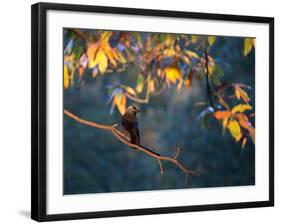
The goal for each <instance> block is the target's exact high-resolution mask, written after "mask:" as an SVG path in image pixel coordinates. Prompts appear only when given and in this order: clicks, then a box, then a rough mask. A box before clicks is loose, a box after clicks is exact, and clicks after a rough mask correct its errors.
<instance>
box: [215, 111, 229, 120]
mask: <svg viewBox="0 0 281 224" xmlns="http://www.w3.org/2000/svg"><path fill="white" fill-rule="evenodd" d="M230 115H231V112H230V111H216V112H215V113H214V116H215V118H216V119H218V120H222V119H225V118H227V117H229V116H230Z"/></svg>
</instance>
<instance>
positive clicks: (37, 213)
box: [31, 3, 274, 221]
mask: <svg viewBox="0 0 281 224" xmlns="http://www.w3.org/2000/svg"><path fill="white" fill-rule="evenodd" d="M48 10H63V11H75V12H95V13H98V12H100V13H111V14H124V15H140V16H156V17H159V16H162V17H176V18H190V19H205V20H216V21H235V22H253V23H264V24H269V34H268V35H269V59H268V60H269V75H270V77H269V200H268V201H256V202H243V203H226V204H208V205H196V206H177V207H160V208H145V209H141V208H140V209H131V210H114V211H102V212H83V213H69V214H54V215H53V214H52V215H48V214H47V213H46V144H47V142H46V127H47V119H46V118H47V116H46V115H47V114H46V109H47V105H46V35H47V33H46V13H47V11H48ZM31 12H32V16H31V25H32V30H31V37H32V38H31V41H32V44H31V46H32V47H31V61H32V66H31V68H32V69H31V73H32V105H31V111H32V113H31V121H32V124H31V126H32V141H31V142H32V155H31V161H32V164H31V175H32V180H31V218H32V219H34V220H37V221H54V220H70V219H85V218H101V217H115V216H132V215H146V214H161V213H177V212H192V211H205V210H221V209H237V208H253V207H266V206H274V18H270V17H254V16H240V15H224V14H210V13H194V12H182V11H163V10H150V9H136V8H118V7H102V6H89V5H73V4H55V3H37V4H34V5H32V11H31Z"/></svg>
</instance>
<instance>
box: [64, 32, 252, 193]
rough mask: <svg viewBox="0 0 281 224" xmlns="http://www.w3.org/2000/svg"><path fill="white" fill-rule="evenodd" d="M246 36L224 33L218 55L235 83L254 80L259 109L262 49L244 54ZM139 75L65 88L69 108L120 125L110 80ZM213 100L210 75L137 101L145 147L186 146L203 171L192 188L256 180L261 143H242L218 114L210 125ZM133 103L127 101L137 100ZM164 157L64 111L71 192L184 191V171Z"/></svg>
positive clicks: (128, 77)
mask: <svg viewBox="0 0 281 224" xmlns="http://www.w3.org/2000/svg"><path fill="white" fill-rule="evenodd" d="M242 49H243V38H240V37H227V38H224V37H217V40H216V44H215V46H214V47H212V49H211V51H210V55H212V56H213V58H214V59H215V61H216V63H217V64H219V65H220V67H221V68H222V70H223V71H224V78H223V80H226V81H227V82H239V83H244V84H246V85H249V86H251V87H252V88H253V89H252V90H251V91H250V92H248V94H249V96H250V98H251V105H252V106H253V107H254V101H255V95H254V87H255V52H254V50H253V51H252V52H251V53H250V54H249V55H248V56H247V57H244V56H243V50H242ZM136 77H137V74H134V72H133V70H132V71H130V70H129V71H126V72H122V73H121V74H119V73H118V74H114V73H113V74H105V75H104V76H100V75H98V76H97V77H96V78H94V79H92V78H90V74H89V79H88V80H87V81H86V82H85V84H84V86H83V87H81V88H70V89H68V90H67V91H64V108H66V109H68V110H70V111H71V112H73V113H75V114H77V115H78V116H80V117H81V118H84V119H87V120H90V121H95V122H97V123H101V124H114V123H116V122H118V123H119V128H120V114H119V112H118V111H117V109H115V111H114V113H113V115H110V113H109V111H110V104H109V103H107V101H108V97H109V96H108V91H107V88H106V86H107V85H108V84H109V83H112V82H114V81H120V80H122V82H126V83H133V84H132V85H134V84H135V82H136ZM204 100H206V90H205V81H204V80H202V81H194V83H193V86H192V88H191V89H190V90H188V89H187V88H183V89H181V90H180V91H177V90H176V87H171V88H167V89H166V90H165V91H164V92H163V93H162V94H161V95H159V96H154V97H153V96H152V97H151V99H150V102H149V104H141V105H139V104H136V103H133V104H134V105H136V106H137V107H139V108H140V109H141V113H140V114H138V119H139V126H140V133H141V139H142V143H143V145H144V146H147V147H150V148H156V151H157V152H159V153H160V154H163V155H167V156H174V155H175V153H176V148H177V146H180V147H181V149H182V150H181V152H180V155H179V158H178V159H179V161H180V162H181V163H183V164H184V165H186V166H187V167H188V168H190V169H193V170H197V171H199V172H200V173H201V175H200V176H199V177H197V176H189V178H188V185H187V186H188V187H189V188H202V187H223V186H241V185H253V184H255V146H254V144H253V143H252V142H251V141H248V142H247V144H246V146H245V148H244V149H242V148H241V143H235V141H234V139H233V137H231V135H230V134H229V132H225V133H224V134H223V133H222V127H221V124H220V123H219V122H217V121H215V120H212V121H211V122H210V124H209V125H208V126H207V127H205V128H202V127H201V124H200V121H198V120H197V119H198V115H199V114H200V112H201V111H202V108H200V107H195V106H194V104H195V103H196V102H198V101H204ZM129 104H130V102H128V103H127V105H129ZM163 166H164V174H160V171H159V166H158V163H157V161H156V160H155V159H153V158H151V157H149V156H148V155H146V154H144V153H142V152H140V151H136V150H134V149H131V148H129V147H128V146H126V145H124V144H123V143H121V142H119V140H117V139H116V138H115V137H113V136H112V134H111V133H109V132H107V131H104V130H101V129H96V128H93V127H89V126H86V125H83V124H80V123H78V122H76V121H74V120H72V119H70V118H68V117H66V116H64V193H65V194H81V193H101V192H122V191H143V190H161V189H178V188H184V187H186V186H185V184H184V182H185V178H184V173H183V172H182V171H181V170H179V169H178V168H177V167H175V166H174V165H173V164H171V163H168V162H167V163H166V162H163Z"/></svg>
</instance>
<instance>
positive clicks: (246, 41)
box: [243, 38, 255, 56]
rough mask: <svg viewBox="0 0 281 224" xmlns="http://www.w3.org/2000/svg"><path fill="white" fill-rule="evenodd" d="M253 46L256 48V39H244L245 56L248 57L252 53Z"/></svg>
mask: <svg viewBox="0 0 281 224" xmlns="http://www.w3.org/2000/svg"><path fill="white" fill-rule="evenodd" d="M253 46H255V39H254V38H244V50H243V53H244V56H247V55H248V54H249V53H250V51H251V50H252V48H253Z"/></svg>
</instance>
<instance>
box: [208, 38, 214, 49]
mask: <svg viewBox="0 0 281 224" xmlns="http://www.w3.org/2000/svg"><path fill="white" fill-rule="evenodd" d="M215 41H216V37H215V36H208V43H209V45H210V47H211V46H213V44H214V43H215Z"/></svg>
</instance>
